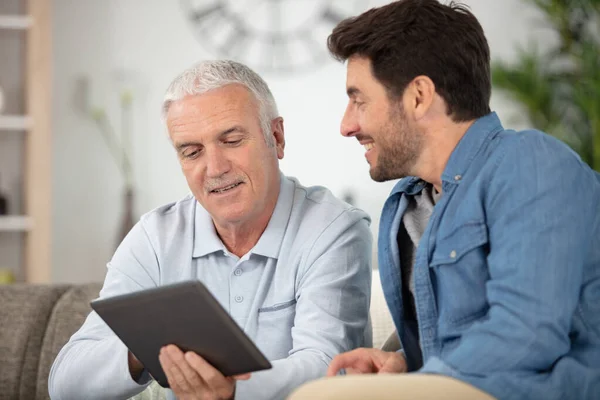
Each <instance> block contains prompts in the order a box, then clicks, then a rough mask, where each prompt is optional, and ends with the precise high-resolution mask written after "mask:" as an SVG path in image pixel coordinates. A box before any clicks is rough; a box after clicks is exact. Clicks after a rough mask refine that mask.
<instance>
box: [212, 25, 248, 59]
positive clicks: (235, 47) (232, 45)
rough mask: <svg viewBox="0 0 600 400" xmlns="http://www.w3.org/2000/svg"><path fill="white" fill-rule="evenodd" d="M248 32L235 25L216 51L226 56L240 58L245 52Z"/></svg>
mask: <svg viewBox="0 0 600 400" xmlns="http://www.w3.org/2000/svg"><path fill="white" fill-rule="evenodd" d="M247 41H248V32H247V31H246V29H244V28H242V27H240V25H239V24H235V25H234V26H233V28H232V30H231V32H230V33H229V34H228V35H227V38H226V39H225V40H224V41H223V42H222V43H221V44H220V45H219V46H218V50H219V51H220V52H222V53H225V54H227V55H228V56H235V57H237V58H241V57H242V53H243V52H244V51H245V50H247V46H246V43H247Z"/></svg>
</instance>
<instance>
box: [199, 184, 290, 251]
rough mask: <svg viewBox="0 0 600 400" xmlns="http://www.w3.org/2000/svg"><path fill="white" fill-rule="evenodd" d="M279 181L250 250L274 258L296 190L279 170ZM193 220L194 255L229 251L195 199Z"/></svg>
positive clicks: (208, 215)
mask: <svg viewBox="0 0 600 400" xmlns="http://www.w3.org/2000/svg"><path fill="white" fill-rule="evenodd" d="M279 180H280V185H279V196H278V198H277V204H276V205H275V209H274V210H273V214H272V215H271V219H270V220H269V224H268V225H267V227H266V229H265V231H264V232H263V234H262V235H261V237H260V239H259V240H258V242H257V243H256V245H255V246H254V247H253V248H252V250H250V252H249V253H252V254H260V255H262V256H265V257H270V258H277V257H278V255H279V248H280V247H281V241H282V240H283V236H284V233H285V229H286V227H287V223H288V220H289V217H290V213H291V209H292V205H293V198H294V190H295V184H294V182H293V181H291V180H290V179H288V178H286V177H285V175H283V174H282V173H281V172H280V173H279ZM194 222H195V227H194V250H193V253H192V256H193V257H203V256H206V255H208V254H211V253H215V252H217V251H224V252H225V253H228V250H227V248H226V247H225V245H224V244H223V242H222V241H221V239H220V238H219V236H218V235H217V232H216V230H215V225H214V223H213V221H212V218H211V216H210V214H209V213H208V211H206V210H205V209H204V207H202V206H201V205H200V203H198V202H196V217H195V221H194Z"/></svg>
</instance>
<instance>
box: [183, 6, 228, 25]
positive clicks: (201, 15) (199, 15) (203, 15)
mask: <svg viewBox="0 0 600 400" xmlns="http://www.w3.org/2000/svg"><path fill="white" fill-rule="evenodd" d="M224 11H225V9H224V6H223V3H216V4H214V5H212V6H210V7H206V8H204V9H201V10H196V11H194V12H193V13H192V15H191V19H193V20H194V21H195V22H200V21H202V20H204V19H207V18H210V17H212V16H214V15H220V14H222V13H223V12H224Z"/></svg>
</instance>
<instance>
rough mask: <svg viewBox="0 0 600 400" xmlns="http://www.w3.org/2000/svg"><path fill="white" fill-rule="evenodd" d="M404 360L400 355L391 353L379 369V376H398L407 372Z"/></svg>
mask: <svg viewBox="0 0 600 400" xmlns="http://www.w3.org/2000/svg"><path fill="white" fill-rule="evenodd" d="M407 369H408V368H407V366H406V360H405V358H404V356H403V355H402V354H401V353H392V354H390V356H389V357H388V358H387V359H386V360H385V361H384V363H383V365H382V366H381V368H380V369H379V372H378V373H380V374H398V373H402V372H406V371H407Z"/></svg>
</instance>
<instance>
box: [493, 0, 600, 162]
mask: <svg viewBox="0 0 600 400" xmlns="http://www.w3.org/2000/svg"><path fill="white" fill-rule="evenodd" d="M526 1H527V2H529V3H531V4H533V5H534V6H535V7H536V8H537V9H539V10H540V11H541V13H542V15H543V16H544V20H545V21H544V22H545V23H546V24H547V25H548V27H549V28H550V29H552V30H553V31H554V32H555V33H556V35H557V39H558V40H557V41H556V44H555V45H554V46H552V47H550V48H549V49H548V50H545V51H540V50H539V48H538V46H536V45H535V44H534V45H531V46H530V47H529V49H527V50H525V49H519V51H518V57H517V60H516V62H515V63H511V64H508V63H506V62H502V61H500V62H494V63H493V64H492V83H493V85H494V86H495V87H497V88H499V89H501V90H502V91H504V92H505V93H507V94H508V95H509V96H510V97H511V98H512V99H514V100H516V101H517V102H518V103H520V104H521V105H522V106H523V107H524V109H525V111H526V114H527V117H528V118H529V120H530V122H531V123H532V124H533V125H534V127H536V128H538V129H540V130H542V131H545V132H547V133H549V134H552V135H554V136H556V137H558V138H559V139H561V140H563V141H564V142H566V143H567V144H568V145H569V146H571V147H572V148H573V150H575V151H576V152H577V153H579V155H580V156H581V158H582V159H583V160H584V161H585V162H587V163H588V164H589V165H590V166H591V167H592V168H594V169H595V170H596V171H600V0H526Z"/></svg>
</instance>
